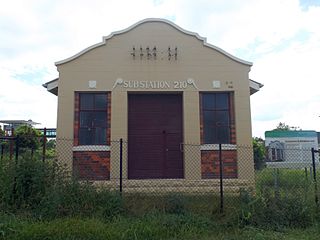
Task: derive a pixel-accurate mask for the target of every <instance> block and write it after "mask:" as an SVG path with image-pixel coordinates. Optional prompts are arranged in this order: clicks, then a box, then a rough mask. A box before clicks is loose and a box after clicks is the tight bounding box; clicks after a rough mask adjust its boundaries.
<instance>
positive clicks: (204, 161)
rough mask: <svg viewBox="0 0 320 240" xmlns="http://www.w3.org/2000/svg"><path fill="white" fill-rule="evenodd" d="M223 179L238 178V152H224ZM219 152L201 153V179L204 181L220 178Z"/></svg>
mask: <svg viewBox="0 0 320 240" xmlns="http://www.w3.org/2000/svg"><path fill="white" fill-rule="evenodd" d="M222 161H223V177H224V178H237V177H238V171H237V151H235V150H224V151H222ZM219 169H220V168H219V151H216V150H208V151H201V177H202V179H214V178H219V177H220V174H219Z"/></svg>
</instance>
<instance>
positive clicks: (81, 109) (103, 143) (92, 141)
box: [76, 92, 110, 146]
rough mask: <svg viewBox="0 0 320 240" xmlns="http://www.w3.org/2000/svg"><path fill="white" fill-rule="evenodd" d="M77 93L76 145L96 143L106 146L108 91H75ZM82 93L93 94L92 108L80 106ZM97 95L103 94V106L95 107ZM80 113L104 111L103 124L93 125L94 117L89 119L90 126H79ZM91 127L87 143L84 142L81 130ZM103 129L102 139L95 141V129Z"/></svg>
mask: <svg viewBox="0 0 320 240" xmlns="http://www.w3.org/2000/svg"><path fill="white" fill-rule="evenodd" d="M77 94H78V101H79V102H78V116H77V119H76V120H77V121H78V126H77V128H78V129H77V131H78V140H77V141H78V144H77V145H78V146H92V145H96V146H106V145H108V124H109V123H108V121H109V119H108V113H109V104H110V103H109V98H108V92H77ZM83 95H93V107H92V108H82V104H81V97H82V96H83ZM98 95H104V97H105V103H106V104H105V108H97V107H96V105H97V101H96V97H97V96H98ZM81 113H104V115H105V124H103V125H104V126H102V127H101V126H100V125H99V126H95V123H94V121H95V120H94V118H92V120H91V124H92V125H91V127H87V126H86V127H82V126H81ZM89 128H90V129H92V134H93V135H92V137H91V140H90V142H89V143H84V142H82V141H81V139H82V138H81V137H82V134H81V130H85V129H89ZM99 128H100V129H103V130H104V132H105V135H104V136H103V141H97V139H96V137H97V136H96V131H97V129H99Z"/></svg>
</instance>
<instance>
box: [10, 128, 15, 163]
mask: <svg viewBox="0 0 320 240" xmlns="http://www.w3.org/2000/svg"><path fill="white" fill-rule="evenodd" d="M11 137H14V129H13V128H11ZM12 141H13V139H10V146H9V151H10V161H11V160H12V155H13V142H12Z"/></svg>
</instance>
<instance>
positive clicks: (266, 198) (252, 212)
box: [239, 192, 315, 230]
mask: <svg viewBox="0 0 320 240" xmlns="http://www.w3.org/2000/svg"><path fill="white" fill-rule="evenodd" d="M241 195H242V197H241V200H242V204H241V208H240V210H239V216H240V218H239V220H240V221H239V223H240V225H242V226H243V225H253V226H259V227H264V228H267V229H276V230H279V229H283V228H287V227H290V228H291V227H292V228H294V227H299V228H301V227H302V228H305V227H308V226H310V225H311V224H312V223H313V221H314V215H313V210H314V209H315V207H314V205H313V203H312V202H310V201H308V199H303V198H301V197H299V196H298V197H296V196H294V195H287V196H274V195H272V194H270V192H269V193H267V192H265V194H264V195H257V196H253V195H250V194H249V193H247V192H243V193H241Z"/></svg>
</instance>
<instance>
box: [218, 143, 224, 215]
mask: <svg viewBox="0 0 320 240" xmlns="http://www.w3.org/2000/svg"><path fill="white" fill-rule="evenodd" d="M219 171H220V213H223V208H224V206H223V205H224V199H223V161H222V145H221V143H219Z"/></svg>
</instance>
